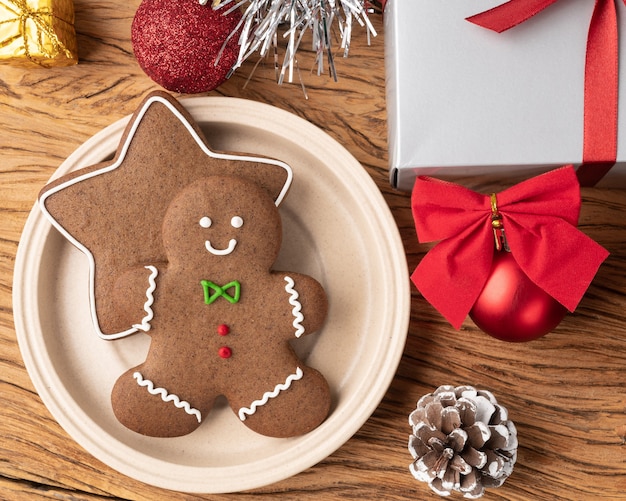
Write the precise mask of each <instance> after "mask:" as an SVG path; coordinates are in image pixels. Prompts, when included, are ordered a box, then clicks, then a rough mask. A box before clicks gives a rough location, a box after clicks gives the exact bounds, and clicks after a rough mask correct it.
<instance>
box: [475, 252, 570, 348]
mask: <svg viewBox="0 0 626 501" xmlns="http://www.w3.org/2000/svg"><path fill="white" fill-rule="evenodd" d="M566 313H567V309H566V308H565V307H564V306H563V305H561V304H560V303H559V302H558V301H557V300H556V299H554V298H553V297H552V296H550V295H549V294H548V293H547V292H545V291H544V290H543V289H541V288H540V287H538V286H537V285H535V284H534V283H533V282H532V281H531V280H530V279H529V278H528V276H526V274H525V273H524V272H523V271H522V270H521V268H520V267H519V265H518V264H517V261H515V259H514V258H513V255H512V254H511V253H510V252H496V253H495V255H494V260H493V264H492V266H491V273H490V275H489V278H488V279H487V282H486V283H485V287H484V288H483V290H482V292H481V293H480V296H478V299H477V301H476V303H474V306H473V308H472V310H471V312H470V317H471V318H472V320H473V321H474V323H475V324H476V325H477V326H478V327H479V328H480V329H481V330H483V331H484V332H486V333H487V334H489V335H491V336H493V337H495V338H498V339H501V340H503V341H515V342H521V341H531V340H533V339H537V338H539V337H541V336H543V335H545V334H547V333H548V332H550V331H551V330H553V329H554V328H555V327H556V326H557V325H559V323H560V322H561V320H563V317H565V315H566Z"/></svg>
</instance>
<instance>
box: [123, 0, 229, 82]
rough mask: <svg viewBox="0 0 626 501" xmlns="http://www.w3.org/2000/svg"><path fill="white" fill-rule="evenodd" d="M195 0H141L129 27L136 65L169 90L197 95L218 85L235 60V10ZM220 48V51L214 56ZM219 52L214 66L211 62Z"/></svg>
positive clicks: (213, 61)
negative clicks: (213, 6)
mask: <svg viewBox="0 0 626 501" xmlns="http://www.w3.org/2000/svg"><path fill="white" fill-rule="evenodd" d="M210 4H211V2H208V3H207V5H201V4H200V2H199V0H143V1H142V2H141V4H140V5H139V8H138V9H137V12H136V13H135V17H134V19H133V24H132V28H131V40H132V45H133V51H134V53H135V57H136V58H137V62H138V63H139V66H141V68H142V69H143V71H144V72H145V73H146V74H147V75H148V76H149V77H150V78H151V79H152V80H154V81H155V82H156V83H158V84H159V85H161V86H162V87H164V88H165V89H167V90H170V91H172V92H181V93H186V94H197V93H199V92H207V91H209V90H213V89H215V88H216V87H218V86H219V85H221V84H222V83H223V82H224V80H226V77H227V75H228V72H229V71H230V69H231V68H232V67H233V65H234V64H235V62H236V60H237V53H238V44H237V40H238V36H237V35H235V36H233V37H231V39H230V40H229V41H228V43H227V44H226V46H225V48H224V50H223V51H222V46H223V45H224V42H225V41H226V39H227V38H228V36H229V35H230V34H231V33H232V32H233V31H234V30H235V29H236V27H237V23H238V22H239V20H240V19H241V12H240V11H239V10H238V9H235V10H234V11H233V12H232V13H229V14H228V15H224V12H225V10H224V9H218V10H213V9H212V8H211V5H210ZM220 51H222V52H221V54H220ZM218 55H219V60H218V61H217V64H216V63H215V61H216V59H217V57H218Z"/></svg>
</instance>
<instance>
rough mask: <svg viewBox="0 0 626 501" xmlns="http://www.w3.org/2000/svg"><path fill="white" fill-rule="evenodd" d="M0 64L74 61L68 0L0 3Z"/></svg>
mask: <svg viewBox="0 0 626 501" xmlns="http://www.w3.org/2000/svg"><path fill="white" fill-rule="evenodd" d="M0 62H7V63H11V64H32V63H36V64H38V65H41V66H47V67H51V66H70V65H73V64H76V63H77V62H78V50H77V44H76V32H75V30H74V3H73V1H72V0H0Z"/></svg>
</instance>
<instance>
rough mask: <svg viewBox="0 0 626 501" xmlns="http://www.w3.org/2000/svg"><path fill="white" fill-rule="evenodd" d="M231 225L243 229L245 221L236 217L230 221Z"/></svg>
mask: <svg viewBox="0 0 626 501" xmlns="http://www.w3.org/2000/svg"><path fill="white" fill-rule="evenodd" d="M230 225H231V226H232V227H233V228H241V227H242V226H243V219H242V218H240V217H239V216H235V217H233V218H232V219H231V220H230Z"/></svg>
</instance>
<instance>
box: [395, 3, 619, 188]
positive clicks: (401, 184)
mask: <svg viewBox="0 0 626 501" xmlns="http://www.w3.org/2000/svg"><path fill="white" fill-rule="evenodd" d="M502 3H504V0H445V1H433V0H388V2H387V6H386V9H385V14H384V17H385V61H386V63H385V64H386V83H387V113H388V130H389V161H390V179H391V184H392V186H394V187H396V188H398V189H401V190H407V191H408V190H411V189H412V187H413V182H414V179H415V176H416V175H422V174H426V175H431V176H435V177H439V178H448V179H452V180H455V179H461V178H465V177H468V176H471V177H474V176H483V175H490V176H495V177H496V178H499V179H515V180H518V179H520V178H521V179H525V178H529V177H532V176H533V175H536V174H539V173H541V172H545V171H547V170H550V169H552V168H556V167H559V166H561V165H566V164H574V165H576V166H577V165H579V164H580V163H581V161H582V153H583V103H584V93H583V89H584V71H585V52H586V46H587V32H588V29H589V22H590V20H591V15H592V12H593V8H594V3H595V2H593V1H592V0H561V1H559V2H556V3H555V4H553V5H551V6H550V7H548V8H546V9H545V10H544V11H542V12H540V13H539V14H537V15H536V16H534V17H533V18H531V19H529V20H528V21H526V22H524V23H522V24H520V25H518V26H516V27H514V28H512V29H510V30H508V31H506V32H504V33H495V32H493V31H491V30H488V29H485V28H482V27H480V26H477V25H475V24H473V23H470V22H469V21H466V18H467V17H469V16H472V15H474V14H478V13H480V12H483V11H485V10H487V9H490V8H492V7H495V6H497V5H500V4H502ZM617 4H618V5H617V11H618V20H619V32H620V96H622V97H621V99H620V101H621V103H620V107H619V124H618V135H619V139H618V151H617V160H618V162H617V164H616V165H615V166H614V167H613V168H612V169H611V171H610V172H609V173H608V174H607V175H606V176H605V177H604V178H603V179H602V180H601V181H600V183H598V186H612V187H615V186H619V187H624V186H626V168H625V167H626V9H625V8H624V5H623V3H622V2H617Z"/></svg>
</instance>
